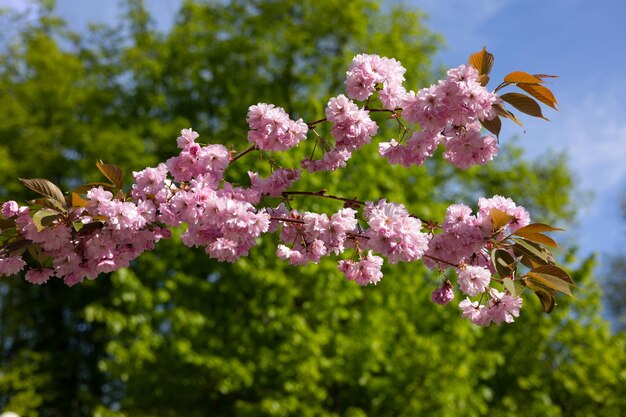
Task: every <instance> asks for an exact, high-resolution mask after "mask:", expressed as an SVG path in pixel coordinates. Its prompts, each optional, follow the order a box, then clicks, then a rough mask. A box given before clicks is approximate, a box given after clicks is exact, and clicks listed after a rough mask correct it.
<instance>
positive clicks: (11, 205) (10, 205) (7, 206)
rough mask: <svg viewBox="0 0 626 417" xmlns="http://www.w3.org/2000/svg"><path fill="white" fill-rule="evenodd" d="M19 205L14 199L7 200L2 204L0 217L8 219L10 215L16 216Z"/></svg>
mask: <svg viewBox="0 0 626 417" xmlns="http://www.w3.org/2000/svg"><path fill="white" fill-rule="evenodd" d="M19 210H20V206H19V205H18V204H17V202H16V201H13V200H11V201H7V202H6V203H4V204H2V217H4V218H5V219H10V218H11V217H14V216H17V215H18V214H19Z"/></svg>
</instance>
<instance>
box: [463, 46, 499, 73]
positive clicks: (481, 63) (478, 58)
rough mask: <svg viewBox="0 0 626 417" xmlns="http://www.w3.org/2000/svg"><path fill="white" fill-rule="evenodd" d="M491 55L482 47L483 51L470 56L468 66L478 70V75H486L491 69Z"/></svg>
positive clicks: (492, 59)
mask: <svg viewBox="0 0 626 417" xmlns="http://www.w3.org/2000/svg"><path fill="white" fill-rule="evenodd" d="M493 61H494V58H493V55H492V54H490V53H489V52H487V49H486V48H485V47H483V50H482V51H480V52H476V53H475V54H472V55H470V57H469V61H468V62H469V64H470V65H471V66H472V67H474V68H476V69H477V70H478V73H479V74H480V75H488V74H489V73H490V72H491V68H492V67H493Z"/></svg>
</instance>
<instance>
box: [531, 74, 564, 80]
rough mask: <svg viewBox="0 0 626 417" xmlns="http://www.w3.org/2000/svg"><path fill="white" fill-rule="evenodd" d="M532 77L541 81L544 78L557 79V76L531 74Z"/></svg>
mask: <svg viewBox="0 0 626 417" xmlns="http://www.w3.org/2000/svg"><path fill="white" fill-rule="evenodd" d="M533 77H537V78H541V79H542V80H543V79H544V78H559V76H558V75H549V74H533Z"/></svg>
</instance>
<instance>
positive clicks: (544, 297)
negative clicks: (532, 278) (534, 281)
mask: <svg viewBox="0 0 626 417" xmlns="http://www.w3.org/2000/svg"><path fill="white" fill-rule="evenodd" d="M533 291H534V290H533ZM534 292H535V294H537V297H539V301H541V306H542V307H543V311H545V312H546V313H552V310H554V306H555V305H556V300H555V299H554V294H552V293H551V292H549V291H545V290H537V291H534Z"/></svg>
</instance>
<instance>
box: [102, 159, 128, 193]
mask: <svg viewBox="0 0 626 417" xmlns="http://www.w3.org/2000/svg"><path fill="white" fill-rule="evenodd" d="M96 166H97V167H98V169H99V170H100V172H102V175H104V176H105V177H107V179H108V180H109V181H111V182H112V183H113V185H115V186H116V187H117V188H118V189H120V190H121V189H122V187H124V171H122V168H120V167H118V166H117V165H111V164H104V163H102V161H100V162H96Z"/></svg>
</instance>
